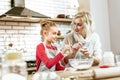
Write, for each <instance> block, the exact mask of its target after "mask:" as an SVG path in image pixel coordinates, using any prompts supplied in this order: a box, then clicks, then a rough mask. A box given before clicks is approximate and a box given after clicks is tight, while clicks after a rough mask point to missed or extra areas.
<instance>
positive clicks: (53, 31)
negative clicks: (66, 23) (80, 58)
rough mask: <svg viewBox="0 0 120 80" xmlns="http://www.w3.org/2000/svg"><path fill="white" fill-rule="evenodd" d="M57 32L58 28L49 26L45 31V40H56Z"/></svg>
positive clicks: (51, 41) (52, 41)
mask: <svg viewBox="0 0 120 80" xmlns="http://www.w3.org/2000/svg"><path fill="white" fill-rule="evenodd" d="M57 33H58V28H57V27H56V26H52V27H50V29H49V30H48V31H46V35H45V37H46V41H48V42H50V43H54V42H55V41H56V40H57Z"/></svg>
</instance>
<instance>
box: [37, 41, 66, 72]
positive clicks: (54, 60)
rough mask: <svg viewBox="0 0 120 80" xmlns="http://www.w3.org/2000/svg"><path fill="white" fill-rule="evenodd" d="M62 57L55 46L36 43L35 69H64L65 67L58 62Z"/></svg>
mask: <svg viewBox="0 0 120 80" xmlns="http://www.w3.org/2000/svg"><path fill="white" fill-rule="evenodd" d="M63 57H64V56H63V55H62V53H61V52H58V50H57V47H56V46H46V45H45V44H44V43H40V44H38V45H37V48H36V65H37V66H36V67H37V70H36V71H54V70H56V71H57V70H64V69H65V67H64V66H62V65H61V64H60V61H61V60H62V59H63Z"/></svg>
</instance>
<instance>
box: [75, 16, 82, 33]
mask: <svg viewBox="0 0 120 80" xmlns="http://www.w3.org/2000/svg"><path fill="white" fill-rule="evenodd" d="M83 29H84V25H83V22H82V20H81V19H80V18H76V19H75V21H74V31H75V32H76V33H77V34H80V33H81V32H82V31H83Z"/></svg>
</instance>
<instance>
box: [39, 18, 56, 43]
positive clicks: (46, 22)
mask: <svg viewBox="0 0 120 80" xmlns="http://www.w3.org/2000/svg"><path fill="white" fill-rule="evenodd" d="M40 24H41V31H40V34H41V39H42V41H43V40H44V36H43V31H44V30H46V31H48V30H49V29H50V27H53V26H56V23H55V22H53V21H49V20H41V21H40Z"/></svg>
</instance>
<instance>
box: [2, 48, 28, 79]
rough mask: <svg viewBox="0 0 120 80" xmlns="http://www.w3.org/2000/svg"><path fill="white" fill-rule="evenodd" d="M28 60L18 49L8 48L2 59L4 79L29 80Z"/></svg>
mask: <svg viewBox="0 0 120 80" xmlns="http://www.w3.org/2000/svg"><path fill="white" fill-rule="evenodd" d="M26 67H27V66H26V62H25V61H24V60H22V54H21V53H20V52H18V51H16V50H8V51H7V52H6V53H5V55H4V61H2V80H14V79H17V80H27V69H26Z"/></svg>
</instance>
